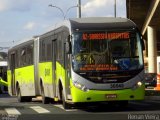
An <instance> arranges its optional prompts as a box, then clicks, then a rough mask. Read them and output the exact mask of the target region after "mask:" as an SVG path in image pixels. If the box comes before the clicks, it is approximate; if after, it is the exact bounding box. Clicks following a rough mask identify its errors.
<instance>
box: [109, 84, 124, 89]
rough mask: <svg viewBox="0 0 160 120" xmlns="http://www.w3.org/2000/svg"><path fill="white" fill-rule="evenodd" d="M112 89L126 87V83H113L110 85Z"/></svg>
mask: <svg viewBox="0 0 160 120" xmlns="http://www.w3.org/2000/svg"><path fill="white" fill-rule="evenodd" d="M110 87H111V88H112V89H118V88H121V89H122V88H124V84H122V83H112V84H111V86H110Z"/></svg>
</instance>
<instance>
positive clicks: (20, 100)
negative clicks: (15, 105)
mask: <svg viewBox="0 0 160 120" xmlns="http://www.w3.org/2000/svg"><path fill="white" fill-rule="evenodd" d="M17 98H18V102H24V97H22V96H21V90H20V88H19V87H18V89H17Z"/></svg>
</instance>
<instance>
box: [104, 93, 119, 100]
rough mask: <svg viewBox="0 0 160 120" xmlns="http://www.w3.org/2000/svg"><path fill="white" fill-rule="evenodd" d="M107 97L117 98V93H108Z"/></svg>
mask: <svg viewBox="0 0 160 120" xmlns="http://www.w3.org/2000/svg"><path fill="white" fill-rule="evenodd" d="M105 97H106V98H107V99H115V98H117V94H106V95H105Z"/></svg>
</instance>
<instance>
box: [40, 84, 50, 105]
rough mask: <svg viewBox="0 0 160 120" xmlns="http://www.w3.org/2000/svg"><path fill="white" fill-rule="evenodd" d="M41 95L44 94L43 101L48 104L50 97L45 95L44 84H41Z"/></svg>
mask: <svg viewBox="0 0 160 120" xmlns="http://www.w3.org/2000/svg"><path fill="white" fill-rule="evenodd" d="M41 96H42V103H43V104H48V103H49V98H48V97H45V93H44V88H43V86H41Z"/></svg>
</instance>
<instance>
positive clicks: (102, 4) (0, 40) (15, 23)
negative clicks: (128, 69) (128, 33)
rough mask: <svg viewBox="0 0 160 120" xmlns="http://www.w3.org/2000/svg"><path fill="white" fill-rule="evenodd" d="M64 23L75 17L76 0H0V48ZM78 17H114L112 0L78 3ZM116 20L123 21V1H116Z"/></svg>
mask: <svg viewBox="0 0 160 120" xmlns="http://www.w3.org/2000/svg"><path fill="white" fill-rule="evenodd" d="M49 4H52V5H55V6H58V7H59V8H61V9H62V10H63V12H64V14H65V15H66V19H69V18H75V17H77V9H76V7H74V8H71V9H70V10H69V11H68V12H67V13H66V11H67V9H68V8H70V7H72V6H76V5H77V0H0V47H11V46H12V45H13V44H14V43H16V42H18V41H21V40H24V39H30V38H32V37H33V36H37V35H40V34H43V33H45V32H47V31H50V30H52V29H53V28H54V26H55V24H57V23H58V22H61V21H63V14H62V12H61V11H60V10H59V9H57V8H55V7H48V5H49ZM81 5H82V7H81V8H82V17H114V0H81ZM117 17H126V0H117Z"/></svg>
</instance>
